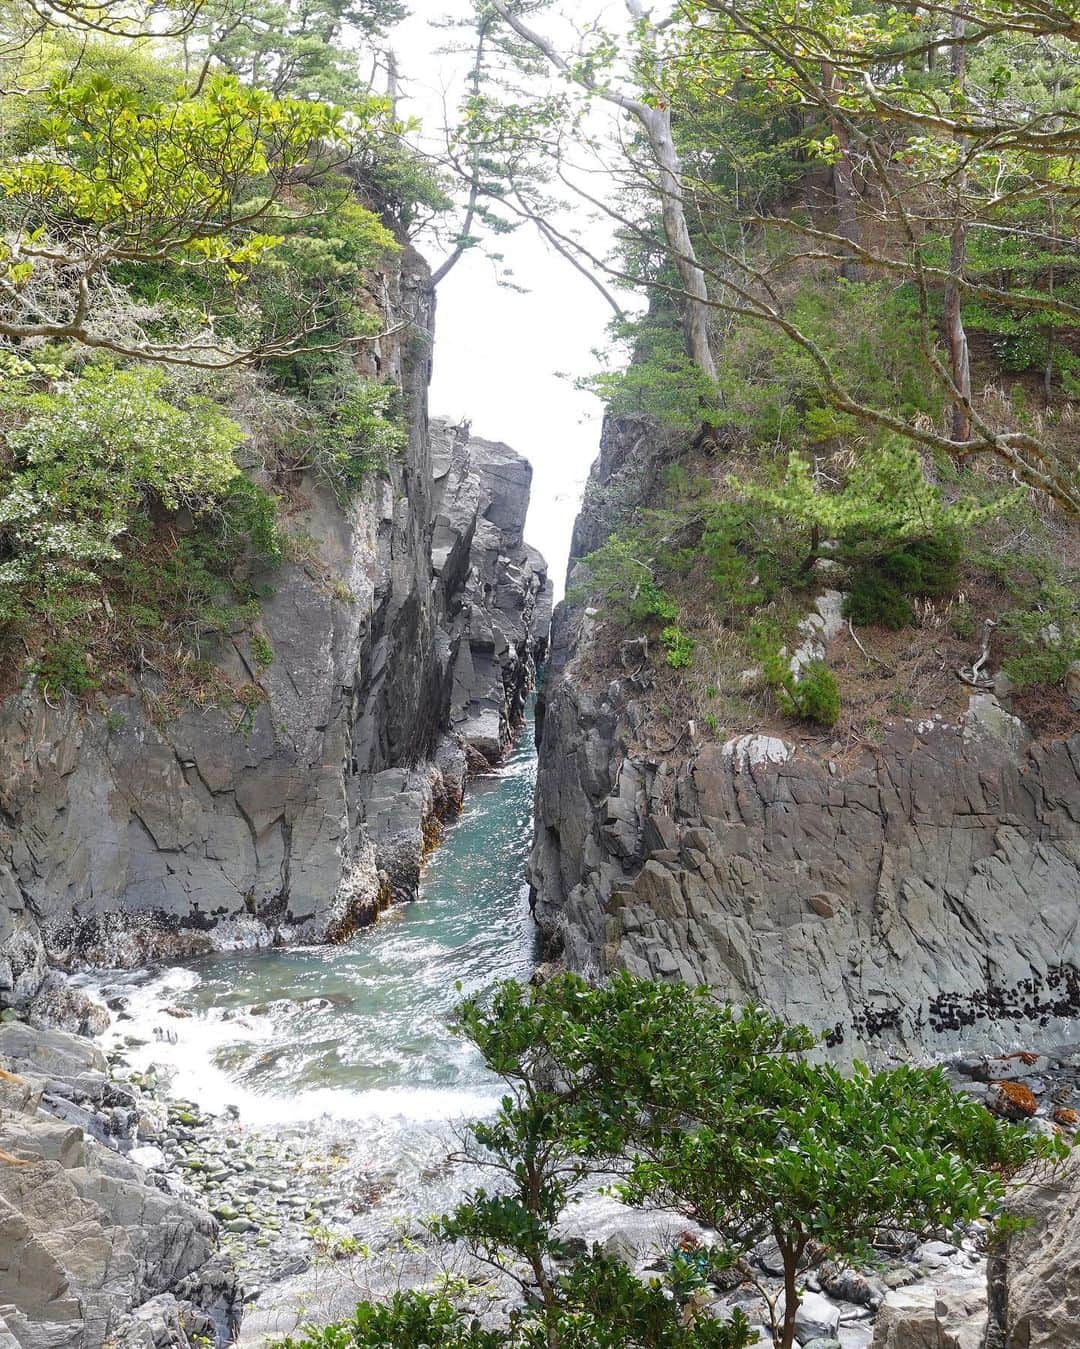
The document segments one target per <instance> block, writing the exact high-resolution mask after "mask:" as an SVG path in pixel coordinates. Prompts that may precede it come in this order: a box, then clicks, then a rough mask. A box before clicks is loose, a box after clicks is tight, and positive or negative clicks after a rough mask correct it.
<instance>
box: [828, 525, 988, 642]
mask: <svg viewBox="0 0 1080 1349" xmlns="http://www.w3.org/2000/svg"><path fill="white" fill-rule="evenodd" d="M861 542H862V541H861V540H858V539H856V540H853V541H852V542H851V543H847V542H846V540H845V541H844V544H842V555H844V554H847V553H848V552H850V551H855V550H857V549H859V547H860V546H861ZM961 555H962V549H961V544H960V535H959V534H958V533H957V532H955V531H954V530H950V529H948V528H945V529H944V530H943V531H942V532H941V533H940V534H938V535H937V536H935V537H931V538H926V539H916V540H914V541H912V542H911V543H908V544H906V545H905V546H903V547H900V548H894V549H889V550H887V551H883V552H881V553H880V554H879V555H878V556H877V557H874V558H872V559H868V558H866V557H860V558H859V560H858V561H857V562H856V563H855V564H854V565H853V566H852V568H851V571H850V573H849V578H848V583H847V586H848V593H847V596H846V598H845V600H844V614H845V615H846V616H847V617H848V618H850V619H851V621H852V622H853V623H858V624H859V625H860V626H861V625H863V624H877V625H878V626H879V627H883V628H892V629H894V630H898V629H900V628H903V627H906V626H907V625H908V624H909V623H910V622H911V621H912V619H913V618H914V616H915V614H914V609H913V608H912V604H911V601H912V599H916V598H918V599H927V598H940V597H943V596H946V595H952V594H954V593H955V591H956V587H957V583H958V574H959V568H960V559H961Z"/></svg>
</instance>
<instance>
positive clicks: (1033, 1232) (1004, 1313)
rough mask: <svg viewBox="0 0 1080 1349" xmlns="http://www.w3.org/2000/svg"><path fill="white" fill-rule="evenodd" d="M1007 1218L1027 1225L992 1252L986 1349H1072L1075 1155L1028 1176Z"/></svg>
mask: <svg viewBox="0 0 1080 1349" xmlns="http://www.w3.org/2000/svg"><path fill="white" fill-rule="evenodd" d="M1008 1212H1009V1214H1010V1216H1011V1217H1014V1218H1017V1219H1020V1220H1021V1222H1022V1223H1024V1224H1026V1225H1025V1226H1022V1227H1021V1228H1020V1229H1019V1230H1018V1231H1016V1232H1014V1233H1013V1234H1012V1235H1011V1236H1010V1237H1009V1238H1008V1239H1007V1240H1006V1241H1004V1242H1002V1243H1000V1244H999V1245H997V1246H994V1247H992V1248H991V1254H990V1260H989V1272H988V1287H989V1303H990V1324H989V1328H988V1331H987V1338H986V1349H1076V1345H1077V1344H1078V1343H1080V1155H1078V1154H1075V1153H1074V1154H1073V1156H1072V1157H1071V1158H1070V1159H1069V1160H1068V1161H1067V1162H1066V1163H1064V1164H1062V1165H1060V1166H1058V1167H1056V1168H1054V1169H1044V1170H1042V1171H1041V1172H1040V1173H1039V1174H1037V1175H1035V1176H1034V1177H1033V1178H1032V1179H1031V1181H1030V1182H1029V1183H1028V1184H1026V1185H1024V1186H1023V1187H1022V1188H1021V1189H1020V1190H1019V1191H1018V1192H1017V1193H1016V1194H1015V1195H1014V1196H1013V1198H1012V1199H1011V1200H1010V1202H1009V1204H1008Z"/></svg>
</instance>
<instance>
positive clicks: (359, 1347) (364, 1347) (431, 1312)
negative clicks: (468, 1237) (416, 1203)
mask: <svg viewBox="0 0 1080 1349" xmlns="http://www.w3.org/2000/svg"><path fill="white" fill-rule="evenodd" d="M504 1343H505V1338H504V1336H503V1335H502V1333H501V1332H499V1331H496V1330H484V1329H482V1328H481V1326H480V1323H479V1322H478V1321H476V1320H473V1319H471V1318H469V1317H466V1316H465V1315H464V1314H463V1313H462V1312H459V1311H458V1310H457V1308H456V1307H454V1306H452V1305H451V1303H450V1302H449V1301H447V1299H446V1298H443V1297H438V1296H433V1295H431V1294H428V1293H421V1292H417V1291H416V1290H414V1289H409V1290H407V1291H406V1292H399V1293H395V1294H394V1295H393V1297H392V1298H391V1300H390V1301H389V1302H388V1303H385V1304H380V1303H375V1302H361V1303H360V1304H359V1306H358V1307H357V1308H356V1311H355V1312H354V1313H353V1317H352V1320H351V1321H343V1322H339V1323H337V1324H335V1325H331V1326H326V1327H323V1328H322V1329H315V1328H312V1329H311V1330H308V1331H306V1332H305V1333H304V1334H303V1335H302V1336H301V1337H300V1338H298V1339H294V1338H293V1337H292V1336H289V1337H287V1338H286V1339H284V1340H282V1341H280V1345H279V1349H500V1346H501V1345H503V1344H504Z"/></svg>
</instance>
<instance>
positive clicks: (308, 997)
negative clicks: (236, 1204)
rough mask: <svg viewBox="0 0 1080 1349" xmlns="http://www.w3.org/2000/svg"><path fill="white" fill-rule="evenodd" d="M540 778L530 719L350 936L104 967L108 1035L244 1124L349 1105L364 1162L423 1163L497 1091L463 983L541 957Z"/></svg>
mask: <svg viewBox="0 0 1080 1349" xmlns="http://www.w3.org/2000/svg"><path fill="white" fill-rule="evenodd" d="M535 781H536V758H535V751H534V748H533V744H532V728H531V726H529V727H527V728H526V729H525V730H524V731H523V732H522V735H521V738H520V739H519V742H518V745H517V748H516V749H515V750H514V751H513V753H512V755H511V756H510V757H509V759H508V760H507V762H506V763H505V764H504V765H503V766H502V767H501V769H500V770H499V771H498V773H497V774H493V775H492V776H490V777H484V778H477V779H474V780H473V781H472V782H471V783H470V786H469V792H468V796H467V799H466V805H465V808H464V810H463V812H462V814H461V817H460V819H459V820H457V821H456V822H455V823H453V824H452V825H450V826H449V827H448V828H447V830H446V832H445V835H444V838H443V841H442V843H441V845H440V846H439V848H438V849H437V850H436V851H435V852H434V853H433V855H432V857H431V859H430V861H429V863H428V866H427V868H426V870H425V875H424V879H423V886H422V892H421V896H420V898H419V899H418V900H417V901H416V902H414V903H412V904H407V905H403V906H400V907H399V908H397V909H394V910H391V911H390V912H388V913H386V914H385V915H384V916H383V917H382V918H381V919H380V920H379V922H378V923H377V924H375V925H374V926H373V927H370V928H367V929H364V930H363V931H361V932H359V933H358V934H357V935H356V936H355V937H354V938H353V939H352V940H351V941H350V942H348V943H346V944H344V945H341V946H326V947H315V948H296V949H288V950H280V951H267V952H263V953H245V954H239V955H231V956H221V957H217V958H214V959H210V960H204V961H200V962H198V963H195V964H191V965H186V966H177V967H174V968H171V969H166V970H162V971H158V972H155V973H154V974H153V975H152V976H149V977H146V976H143V977H142V978H140V979H137V980H135V981H130V980H123V981H120V980H118V981H116V982H115V983H109V984H106V986H105V987H104V988H103V990H102V991H103V992H105V993H106V994H108V995H116V994H120V995H122V996H123V997H124V998H125V999H126V1003H127V1005H126V1009H125V1016H124V1018H123V1019H122V1020H117V1021H116V1022H115V1023H114V1026H113V1028H112V1032H111V1038H112V1042H113V1044H115V1045H126V1052H127V1055H128V1058H129V1061H130V1062H131V1064H132V1066H134V1067H136V1068H140V1069H145V1068H147V1067H149V1066H151V1065H153V1066H154V1067H155V1068H156V1069H157V1070H158V1071H159V1072H161V1073H165V1074H167V1075H169V1076H170V1077H171V1081H172V1087H171V1090H172V1092H173V1094H174V1095H176V1096H178V1097H181V1098H183V1099H188V1100H194V1101H196V1102H198V1104H199V1105H200V1106H202V1107H203V1108H204V1109H208V1110H224V1109H225V1108H226V1107H228V1106H231V1107H234V1108H235V1109H236V1110H238V1111H239V1113H240V1118H241V1120H242V1122H243V1123H244V1124H245V1125H247V1126H249V1127H253V1128H257V1129H258V1128H263V1129H270V1130H274V1131H281V1130H286V1131H289V1132H292V1133H295V1132H296V1131H297V1130H298V1129H300V1130H307V1131H309V1132H311V1133H312V1135H313V1136H314V1135H315V1134H323V1133H325V1131H326V1130H334V1129H336V1130H337V1131H338V1132H340V1131H341V1126H342V1125H343V1124H346V1123H347V1124H348V1125H349V1130H348V1132H349V1136H350V1138H351V1139H352V1141H353V1142H354V1144H360V1145H362V1148H361V1150H362V1152H363V1154H364V1158H365V1164H366V1165H367V1166H368V1167H369V1168H371V1167H374V1168H375V1169H376V1170H382V1171H383V1172H384V1173H386V1174H388V1175H389V1174H393V1175H395V1176H396V1177H397V1178H398V1179H403V1177H404V1173H407V1172H409V1171H411V1172H413V1173H414V1174H415V1175H420V1174H421V1173H422V1172H423V1170H424V1168H425V1166H427V1165H428V1164H429V1163H430V1162H431V1161H432V1159H433V1158H434V1157H435V1156H436V1154H437V1153H438V1152H439V1149H440V1147H442V1148H443V1149H445V1131H444V1130H443V1128H442V1127H441V1126H442V1125H443V1124H445V1123H446V1122H448V1121H453V1120H460V1119H462V1118H468V1117H475V1116H476V1115H478V1114H482V1113H484V1111H486V1110H487V1109H489V1108H490V1106H491V1104H492V1102H493V1101H494V1100H496V1099H497V1096H498V1092H497V1083H496V1082H495V1081H494V1079H492V1078H491V1077H490V1076H489V1075H488V1074H487V1072H486V1071H485V1069H484V1066H483V1064H482V1063H481V1062H480V1061H479V1058H478V1056H477V1055H476V1053H475V1051H473V1050H472V1049H471V1048H470V1047H469V1046H467V1045H464V1044H462V1042H461V1041H460V1040H459V1039H457V1038H456V1037H455V1036H454V1035H453V1034H452V1033H451V1030H450V1027H449V1022H450V1020H451V1017H452V1013H453V1009H454V1006H455V1005H456V1003H457V1001H458V999H459V998H460V996H461V992H473V991H477V990H481V989H484V988H487V987H490V986H491V985H492V984H493V983H494V982H496V981H497V980H499V979H506V978H527V977H528V975H529V974H530V972H531V970H532V968H533V965H534V962H535V959H536V947H535V932H534V928H533V925H532V921H531V919H530V915H529V908H528V891H527V886H526V884H525V879H524V867H525V859H526V855H527V852H528V848H529V843H530V841H531V836H532V812H533V791H534V786H535ZM459 983H460V985H461V991H459V990H458V988H457V987H456V986H457V984H459ZM133 1041H136V1042H140V1043H133Z"/></svg>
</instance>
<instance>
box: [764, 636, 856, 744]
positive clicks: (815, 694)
mask: <svg viewBox="0 0 1080 1349" xmlns="http://www.w3.org/2000/svg"><path fill="white" fill-rule="evenodd" d="M749 645H750V650H751V653H752V654H753V656H754V657H755V659H756V660H758V661H759V662H760V663H761V670H762V675H763V677H764V679H765V683H766V684H767V685H768V686H769V688H771V689H772V691H773V693H774V694H775V695H776V700H777V702H778V703H779V704H780V709H781V711H783V712H784V713H785V714H786V715H787V716H789V717H804V718H805V719H806V720H807V721H816V722H817V723H818V724H819V725H821V726H835V724H836V722H837V719H838V718H839V716H840V690H839V688H838V687H837V683H836V676H835V675H834V674H833V673H832V671H831V670H830V669H829V667H828V666H827V665H826V664H825V662H824V661H823V660H812V661H808V662H807V663H806V664H805V665H804V666H803V667H802V669H801V670H800V671H799V677H798V678H797V679H796V677H795V675H794V674H793V673H792V670H791V659H790V657H789V655H788V652H787V647H786V646H784V645H783V642H782V639H781V636H780V631H779V628H778V627H777V626H776V624H775V623H772V622H770V621H769V620H768V619H764V618H756V619H754V621H753V622H752V623H751V624H750V634H749Z"/></svg>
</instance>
